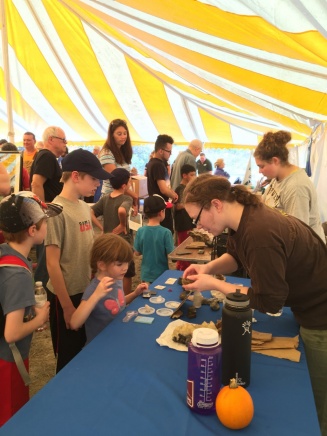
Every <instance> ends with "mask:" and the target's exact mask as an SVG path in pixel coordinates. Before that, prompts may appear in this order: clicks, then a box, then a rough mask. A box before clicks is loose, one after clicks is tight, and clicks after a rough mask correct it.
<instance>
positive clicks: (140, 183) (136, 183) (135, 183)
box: [132, 176, 148, 198]
mask: <svg viewBox="0 0 327 436" xmlns="http://www.w3.org/2000/svg"><path fill="white" fill-rule="evenodd" d="M132 187H133V191H134V192H136V195H137V196H138V197H139V198H140V197H147V196H148V178H147V177H144V176H133V177H132Z"/></svg>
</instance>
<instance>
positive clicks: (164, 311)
mask: <svg viewBox="0 0 327 436" xmlns="http://www.w3.org/2000/svg"><path fill="white" fill-rule="evenodd" d="M173 312H174V311H173V310H172V309H167V308H166V307H162V308H161V309H157V310H156V314H157V315H159V316H170V315H171V314H172V313H173Z"/></svg>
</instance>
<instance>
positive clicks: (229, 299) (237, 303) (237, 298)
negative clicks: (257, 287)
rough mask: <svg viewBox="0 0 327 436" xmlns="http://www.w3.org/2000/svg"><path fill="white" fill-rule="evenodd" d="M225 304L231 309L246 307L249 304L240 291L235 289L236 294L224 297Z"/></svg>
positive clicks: (248, 300) (245, 296) (246, 297)
mask: <svg viewBox="0 0 327 436" xmlns="http://www.w3.org/2000/svg"><path fill="white" fill-rule="evenodd" d="M226 303H227V304H229V305H230V306H233V307H246V306H248V305H249V303H250V298H249V297H248V296H247V295H246V294H242V293H241V290H240V289H236V292H231V293H230V294H227V295H226Z"/></svg>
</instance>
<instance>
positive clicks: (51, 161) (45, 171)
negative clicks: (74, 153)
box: [30, 126, 67, 286]
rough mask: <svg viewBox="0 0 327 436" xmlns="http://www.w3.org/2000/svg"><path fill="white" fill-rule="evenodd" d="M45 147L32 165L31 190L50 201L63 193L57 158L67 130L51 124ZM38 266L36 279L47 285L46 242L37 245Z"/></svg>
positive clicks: (45, 132) (65, 141)
mask: <svg viewBox="0 0 327 436" xmlns="http://www.w3.org/2000/svg"><path fill="white" fill-rule="evenodd" d="M42 136H43V138H42V139H43V143H44V148H43V149H41V150H40V151H39V152H38V153H37V155H36V157H35V159H34V161H33V164H32V167H31V175H30V180H31V191H32V192H34V194H36V195H37V196H38V197H39V198H40V199H41V200H43V201H46V202H47V203H50V202H51V201H52V200H53V199H54V198H55V197H56V196H57V195H59V194H60V193H61V190H62V183H61V182H60V179H61V168H60V166H59V163H58V160H57V158H58V157H59V156H61V155H62V154H63V153H64V151H65V150H66V144H67V140H66V137H65V132H64V131H63V130H62V129H61V128H60V127H56V126H50V127H47V128H46V129H45V131H44V132H43V135H42ZM36 255H37V268H36V270H35V274H34V280H35V281H41V282H42V283H43V285H44V286H46V284H47V282H48V280H49V274H48V271H47V267H46V258H45V249H44V244H41V245H37V246H36Z"/></svg>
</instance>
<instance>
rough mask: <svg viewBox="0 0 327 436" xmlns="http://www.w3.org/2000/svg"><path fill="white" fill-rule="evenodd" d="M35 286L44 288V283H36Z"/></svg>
mask: <svg viewBox="0 0 327 436" xmlns="http://www.w3.org/2000/svg"><path fill="white" fill-rule="evenodd" d="M35 286H37V287H39V286H43V283H42V282H35Z"/></svg>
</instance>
